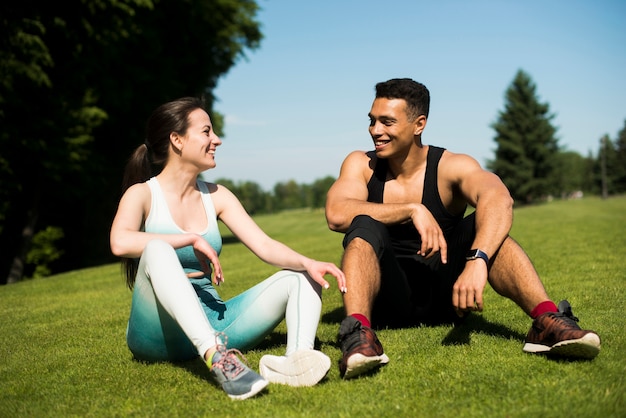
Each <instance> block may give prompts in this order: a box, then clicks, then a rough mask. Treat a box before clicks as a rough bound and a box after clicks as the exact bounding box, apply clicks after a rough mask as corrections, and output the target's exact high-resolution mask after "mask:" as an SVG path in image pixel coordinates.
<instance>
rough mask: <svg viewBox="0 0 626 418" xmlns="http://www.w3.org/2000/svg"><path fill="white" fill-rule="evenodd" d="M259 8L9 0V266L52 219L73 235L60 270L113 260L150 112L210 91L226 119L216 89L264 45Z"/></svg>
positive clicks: (0, 178) (150, 0)
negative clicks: (133, 160)
mask: <svg viewBox="0 0 626 418" xmlns="http://www.w3.org/2000/svg"><path fill="white" fill-rule="evenodd" d="M257 9H258V6H257V5H256V3H255V2H254V1H251V0H222V1H219V2H216V1H211V0H101V1H98V2H94V1H91V0H74V1H71V2H70V4H68V5H67V7H62V8H61V7H58V5H57V4H55V3H54V2H49V1H48V0H25V1H21V2H17V3H16V2H3V3H2V5H1V6H0V34H1V35H2V36H0V124H1V125H2V126H3V130H2V132H0V141H1V142H0V149H2V151H1V152H2V155H1V156H0V190H1V192H0V193H1V196H0V197H1V198H2V199H1V200H2V203H0V242H1V243H2V248H7V249H9V251H3V253H2V254H0V268H1V270H0V271H1V273H2V277H4V274H5V272H7V271H9V270H10V271H11V273H10V274H9V276H8V278H7V281H15V280H19V279H20V278H21V277H22V276H23V274H24V272H25V269H26V267H27V266H25V264H24V260H26V255H27V254H28V252H29V251H30V248H31V243H32V240H33V237H34V236H35V235H36V234H37V233H38V232H39V231H46V230H47V228H48V227H53V228H59V229H60V232H61V234H59V235H57V236H59V237H61V236H62V237H63V238H60V242H59V245H61V246H63V253H64V255H63V257H61V258H60V259H58V260H56V261H55V262H54V263H55V264H54V267H55V269H56V271H62V270H67V269H72V268H79V267H84V266H88V265H94V264H98V263H102V262H105V261H111V260H112V257H111V255H110V250H109V248H108V231H109V227H110V221H111V219H112V217H113V213H114V211H115V207H116V204H117V201H118V199H119V192H120V189H119V185H120V183H121V176H122V171H123V167H124V165H125V161H126V158H127V156H128V155H130V152H131V151H132V150H133V149H134V148H135V147H137V146H138V145H139V144H141V143H142V142H143V139H142V138H143V128H144V123H145V120H146V118H147V116H148V115H149V112H150V111H151V110H152V109H154V108H155V107H156V106H157V105H159V104H161V103H162V102H164V101H166V100H170V99H174V98H177V97H180V96H184V95H193V96H203V97H204V98H205V99H206V101H207V105H208V106H207V107H208V109H209V110H210V113H211V116H212V118H213V121H214V123H215V125H216V127H217V128H218V129H219V127H220V124H221V117H220V115H219V114H218V113H216V112H213V111H212V108H213V103H214V97H213V94H212V90H213V89H214V87H215V86H216V84H217V80H218V79H219V77H220V76H222V75H223V74H225V73H226V72H227V71H228V70H229V69H230V68H231V67H232V66H233V65H234V64H235V62H236V60H237V59H239V58H240V57H243V56H245V55H244V50H245V49H254V48H257V47H258V45H259V42H260V40H261V32H260V30H259V24H258V22H256V20H255V14H256V12H257ZM24 121H26V122H25V123H24ZM42 242H45V243H46V244H45V245H51V244H50V242H51V241H50V239H46V240H42ZM11 266H13V267H11ZM30 268H31V270H34V266H31V267H30ZM53 272H54V271H53ZM26 274H28V272H26ZM0 280H1V279H0Z"/></svg>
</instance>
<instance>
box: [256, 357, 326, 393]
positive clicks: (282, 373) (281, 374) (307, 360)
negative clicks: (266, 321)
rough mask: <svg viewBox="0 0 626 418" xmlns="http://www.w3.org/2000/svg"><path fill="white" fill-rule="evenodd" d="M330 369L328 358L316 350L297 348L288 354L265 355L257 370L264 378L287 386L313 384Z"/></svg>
mask: <svg viewBox="0 0 626 418" xmlns="http://www.w3.org/2000/svg"><path fill="white" fill-rule="evenodd" d="M328 370H330V358H328V356H327V355H326V354H324V353H322V352H321V351H317V350H298V351H296V352H294V353H292V354H291V355H289V356H287V357H286V356H272V355H265V356H263V357H261V361H260V362H259V372H260V374H261V376H263V377H264V378H265V379H266V380H268V381H270V382H272V383H280V384H282V385H289V386H313V385H315V384H316V383H317V382H319V381H320V380H322V379H323V378H324V376H326V374H327V373H328Z"/></svg>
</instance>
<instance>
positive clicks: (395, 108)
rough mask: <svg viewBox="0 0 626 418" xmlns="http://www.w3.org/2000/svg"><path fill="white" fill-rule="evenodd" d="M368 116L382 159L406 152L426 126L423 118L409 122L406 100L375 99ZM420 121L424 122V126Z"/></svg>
mask: <svg viewBox="0 0 626 418" xmlns="http://www.w3.org/2000/svg"><path fill="white" fill-rule="evenodd" d="M368 116H369V118H370V126H369V132H370V135H371V137H372V140H373V141H374V147H375V149H376V155H378V156H379V157H380V158H389V157H390V156H393V155H394V154H397V153H398V152H401V153H404V152H406V151H407V150H408V149H409V148H410V147H411V145H412V144H413V143H414V141H415V136H416V135H419V134H421V133H422V130H423V129H424V126H425V124H426V118H425V117H423V116H420V117H418V118H417V119H415V120H409V118H408V116H407V113H406V101H405V100H404V99H385V98H378V99H375V100H374V103H373V104H372V109H371V110H370V113H369V115H368ZM419 121H423V124H421V123H420V122H419Z"/></svg>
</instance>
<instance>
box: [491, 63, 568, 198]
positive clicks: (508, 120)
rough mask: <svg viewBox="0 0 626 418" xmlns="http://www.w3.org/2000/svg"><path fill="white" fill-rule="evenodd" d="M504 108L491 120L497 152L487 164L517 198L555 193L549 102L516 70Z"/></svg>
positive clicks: (554, 142)
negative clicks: (496, 118) (496, 117)
mask: <svg viewBox="0 0 626 418" xmlns="http://www.w3.org/2000/svg"><path fill="white" fill-rule="evenodd" d="M505 99H506V100H505V109H504V110H503V111H501V112H499V116H498V120H497V121H496V122H495V123H494V124H492V127H493V128H494V130H495V131H496V137H495V138H494V140H495V142H496V143H497V149H496V156H495V159H494V160H493V161H490V162H489V163H488V167H489V168H490V169H491V170H492V171H493V172H494V173H495V174H497V175H498V176H500V178H501V179H502V181H503V182H504V183H505V184H506V185H507V186H508V188H509V190H510V191H511V195H512V196H513V198H514V199H515V200H516V201H521V202H524V203H531V202H533V201H535V200H537V199H541V198H543V197H546V196H548V195H552V194H555V193H558V192H559V190H558V182H557V181H555V179H554V177H553V174H554V170H555V165H556V164H557V159H556V158H555V156H556V154H557V153H558V152H559V145H558V140H557V138H556V137H555V134H556V128H555V127H553V126H552V125H551V123H550V121H551V120H552V119H553V118H554V115H552V114H550V113H549V105H548V104H547V103H540V102H539V99H538V97H537V95H536V86H535V84H534V83H533V82H532V80H531V78H530V76H529V75H528V74H526V73H525V72H524V71H522V70H519V71H518V72H517V74H516V76H515V78H514V80H513V82H512V84H511V86H509V88H508V89H507V91H506V94H505Z"/></svg>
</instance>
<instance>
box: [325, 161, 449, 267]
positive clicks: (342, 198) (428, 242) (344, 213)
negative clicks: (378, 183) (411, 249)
mask: <svg viewBox="0 0 626 418" xmlns="http://www.w3.org/2000/svg"><path fill="white" fill-rule="evenodd" d="M369 164H370V157H368V156H367V154H366V153H364V152H362V151H355V152H352V153H351V154H350V155H348V157H346V159H345V161H344V162H343V164H342V166H341V171H340V174H339V178H338V179H337V181H335V183H334V184H333V185H332V187H331V188H330V190H329V191H328V195H327V198H326V221H327V223H328V227H329V228H330V229H331V230H333V231H338V232H345V231H346V230H347V229H348V227H349V226H350V223H351V222H352V220H353V219H354V218H355V217H356V216H357V215H368V216H370V217H372V218H373V219H376V220H377V221H380V222H382V223H384V224H386V225H393V224H398V223H403V222H409V221H411V222H413V224H414V225H415V228H416V229H417V231H418V233H419V234H420V236H421V237H422V247H421V249H420V251H419V254H421V255H424V256H426V257H430V256H432V255H434V254H436V253H438V252H441V259H442V261H443V262H444V263H445V262H447V245H446V242H445V239H444V237H443V232H442V231H441V228H440V227H439V225H438V224H437V222H436V221H435V219H434V218H433V216H432V214H431V213H430V211H429V210H428V209H426V207H425V206H423V205H422V204H421V203H414V202H409V203H384V204H382V203H372V202H368V201H367V194H368V191H367V182H368V181H369V178H370V177H371V175H372V169H371V168H370V167H369Z"/></svg>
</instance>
